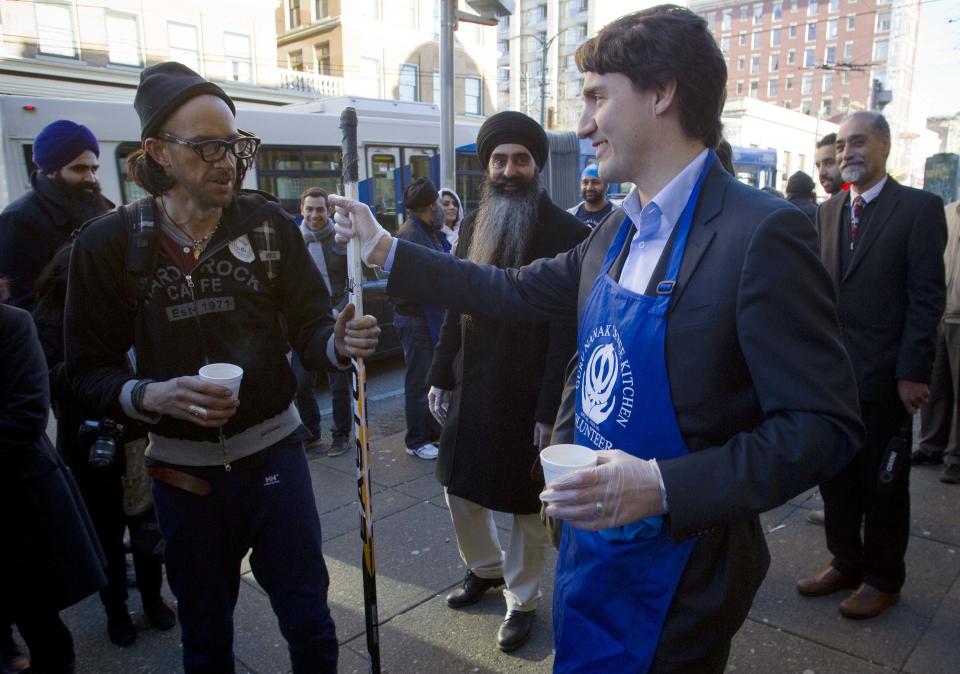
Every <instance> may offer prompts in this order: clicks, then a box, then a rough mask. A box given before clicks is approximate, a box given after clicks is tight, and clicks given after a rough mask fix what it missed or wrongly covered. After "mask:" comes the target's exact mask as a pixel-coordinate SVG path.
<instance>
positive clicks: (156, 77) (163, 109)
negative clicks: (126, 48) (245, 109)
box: [133, 61, 237, 140]
mask: <svg viewBox="0 0 960 674" xmlns="http://www.w3.org/2000/svg"><path fill="white" fill-rule="evenodd" d="M204 94H209V95H211V96H217V97H219V98H220V99H222V100H223V102H224V103H226V104H227V105H228V106H229V107H230V112H232V113H233V114H234V115H236V114H237V109H236V108H235V107H234V105H233V101H232V100H230V97H229V96H227V93H226V92H225V91H224V90H223V89H221V88H220V87H218V86H217V85H216V84H214V83H213V82H209V81H207V80H205V79H203V78H202V77H201V76H200V75H198V74H197V73H195V72H193V71H192V70H190V68H188V67H187V66H185V65H183V64H182V63H177V62H176V61H165V62H164V63H158V64H156V65H153V66H150V67H149V68H144V69H143V71H142V72H141V73H140V86H138V87H137V95H136V96H135V97H134V99H133V107H134V108H135V109H136V111H137V114H138V115H140V140H145V139H147V138H149V137H150V136H153V135H154V134H155V133H156V132H157V131H159V130H160V126H161V125H162V124H163V123H164V122H165V121H167V118H168V117H169V116H170V115H172V114H173V112H174V111H175V110H176V109H177V108H179V107H180V106H181V105H183V104H184V103H186V102H187V101H189V100H190V99H191V98H196V97H197V96H203V95H204Z"/></svg>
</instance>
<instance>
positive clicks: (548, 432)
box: [533, 421, 553, 451]
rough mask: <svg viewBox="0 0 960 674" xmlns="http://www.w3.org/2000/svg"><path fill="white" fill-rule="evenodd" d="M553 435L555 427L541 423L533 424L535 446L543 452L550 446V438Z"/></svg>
mask: <svg viewBox="0 0 960 674" xmlns="http://www.w3.org/2000/svg"><path fill="white" fill-rule="evenodd" d="M552 435H553V426H552V425H551V424H544V423H541V422H539V421H537V422H534V424H533V446H534V447H536V448H537V449H538V450H540V451H542V450H544V449H545V448H546V447H548V446H549V445H550V436H552Z"/></svg>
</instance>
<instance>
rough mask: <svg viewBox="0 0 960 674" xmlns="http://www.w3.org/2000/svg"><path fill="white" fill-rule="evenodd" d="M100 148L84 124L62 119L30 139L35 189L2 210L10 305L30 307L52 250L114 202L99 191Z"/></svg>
mask: <svg viewBox="0 0 960 674" xmlns="http://www.w3.org/2000/svg"><path fill="white" fill-rule="evenodd" d="M99 157H100V146H99V144H98V143H97V139H96V138H95V137H94V135H93V133H92V132H91V131H90V129H88V128H87V127H85V126H83V125H82V124H77V123H75V122H71V121H69V120H66V119H60V120H57V121H56V122H53V123H51V124H48V125H47V126H46V127H44V129H43V130H42V131H41V132H40V133H39V134H37V137H36V139H34V141H33V163H34V164H36V165H37V171H35V172H34V173H33V175H32V176H31V177H30V182H31V184H32V185H33V189H32V190H30V191H29V192H27V193H26V194H25V195H23V196H22V197H20V198H19V199H17V200H16V201H14V202H13V203H12V204H10V205H9V206H7V207H6V208H5V209H4V210H3V213H0V277H4V278H8V279H10V299H9V301H8V304H10V305H11V306H15V307H20V308H21V309H26V310H27V311H32V310H33V307H34V304H35V303H36V295H35V291H34V283H36V280H37V279H38V278H39V277H40V272H42V271H43V268H44V267H46V266H47V263H48V262H50V260H52V259H53V254H54V253H56V252H57V250H59V249H60V247H61V246H63V244H65V243H66V242H67V239H69V238H70V233H71V232H73V231H74V230H75V229H76V228H77V227H79V226H80V225H82V224H83V223H84V222H86V221H87V220H89V219H90V218H93V217H95V216H98V215H100V214H102V213H106V212H107V211H109V210H110V209H111V208H113V204H112V203H111V202H110V201H109V200H108V199H106V198H105V197H103V196H102V195H101V194H100V181H99V180H98V179H97V169H99V168H100V162H99Z"/></svg>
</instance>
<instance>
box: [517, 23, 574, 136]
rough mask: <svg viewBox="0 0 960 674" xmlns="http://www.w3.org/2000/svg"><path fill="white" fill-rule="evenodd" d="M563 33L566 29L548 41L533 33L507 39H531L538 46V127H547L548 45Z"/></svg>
mask: <svg viewBox="0 0 960 674" xmlns="http://www.w3.org/2000/svg"><path fill="white" fill-rule="evenodd" d="M564 32H566V29H564V30H561V31H560V32H558V33H557V34H555V35H553V36H552V37H550V38H549V39H547V38H544V37H540V36H539V35H537V34H534V33H520V34H519V35H513V36H511V37H510V38H509V39H510V40H513V39H515V38H518V37H532V38H533V39H534V40H536V41H537V42H538V43H539V44H540V126H543V127H545V126H546V125H547V53H548V52H549V51H550V45H552V44H553V41H554V40H556V39H557V38H558V37H560V36H561V35H562V34H563V33H564Z"/></svg>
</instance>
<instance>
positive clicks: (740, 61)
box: [737, 56, 747, 72]
mask: <svg viewBox="0 0 960 674" xmlns="http://www.w3.org/2000/svg"><path fill="white" fill-rule="evenodd" d="M746 64H747V57H746V56H738V57H737V70H739V71H740V72H743V69H744V68H745V67H746Z"/></svg>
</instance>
